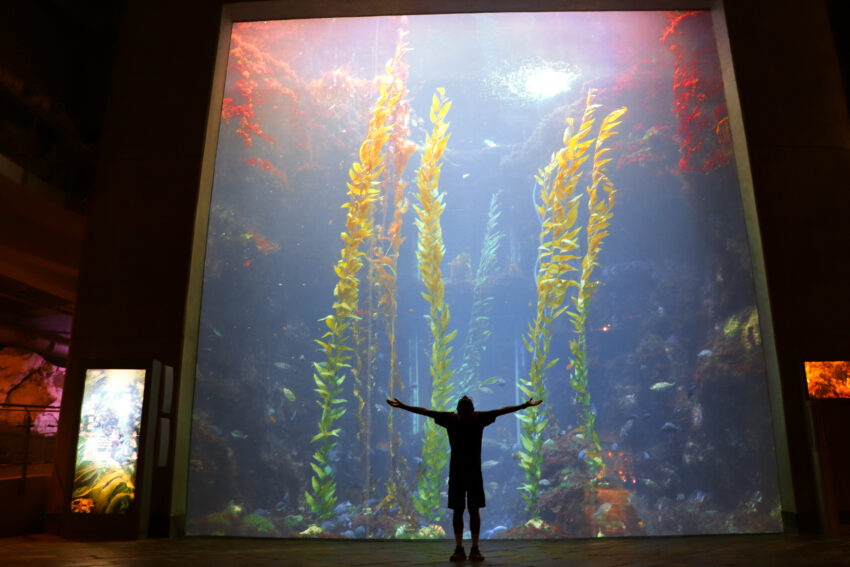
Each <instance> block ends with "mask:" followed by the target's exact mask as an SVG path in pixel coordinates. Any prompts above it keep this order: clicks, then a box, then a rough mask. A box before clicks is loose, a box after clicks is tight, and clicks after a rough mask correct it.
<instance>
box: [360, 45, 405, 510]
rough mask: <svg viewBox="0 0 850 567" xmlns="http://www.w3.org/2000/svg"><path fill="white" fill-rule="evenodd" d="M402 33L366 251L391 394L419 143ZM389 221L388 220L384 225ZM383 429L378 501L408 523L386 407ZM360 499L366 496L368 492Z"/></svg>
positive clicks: (395, 437)
mask: <svg viewBox="0 0 850 567" xmlns="http://www.w3.org/2000/svg"><path fill="white" fill-rule="evenodd" d="M405 36H406V33H405V32H402V33H401V34H400V40H399V43H398V45H397V48H396V55H395V57H394V58H393V60H391V63H390V65H389V66H388V69H389V68H390V67H391V68H392V73H393V76H394V77H395V79H396V81H397V83H398V84H400V85H401V86H402V89H403V91H402V96H401V99H400V102H399V103H398V104H397V105H396V106H395V109H394V111H393V113H392V114H391V115H390V118H389V123H390V127H391V128H390V137H389V140H388V145H387V152H386V154H385V160H384V169H383V177H384V179H383V187H384V188H385V190H386V193H385V194H384V196H383V197H382V198H381V203H382V208H381V211H380V215H381V217H380V218H381V223H380V225H378V226H377V227H376V231H375V234H374V236H373V238H372V240H371V244H372V246H371V247H370V250H371V255H370V257H369V279H370V282H371V283H372V285H370V289H371V290H373V291H374V292H376V293H377V295H378V296H379V297H378V301H377V309H373V307H371V306H370V307H369V308H368V309H367V311H368V312H370V313H373V312H376V313H378V314H380V316H381V319H382V320H383V321H384V330H385V333H386V339H387V346H388V348H389V352H390V356H389V358H390V363H389V366H390V372H389V379H388V384H387V386H388V387H387V392H388V394H389V397H390V398H394V397H396V396H398V395H399V394H400V393H401V392H403V391H404V383H403V382H402V379H401V372H400V368H399V363H398V353H397V350H396V323H397V318H398V303H397V295H398V294H397V284H398V282H397V270H398V257H399V250H400V248H401V244H402V242H404V237H403V236H402V235H401V233H402V227H403V222H404V215H405V213H406V212H407V209H408V207H409V201H408V200H407V198H406V197H405V194H404V191H405V188H406V187H407V183H406V182H405V181H403V180H402V175H403V173H404V171H405V169H406V167H407V162H408V160H409V159H410V157H411V156H412V155H413V153H414V152H415V151H416V150H417V149H418V148H417V146H416V144H414V143H413V142H412V141H411V140H410V139H409V136H410V126H409V124H410V105H409V103H408V101H407V100H406V93H407V90H406V89H404V86H403V85H404V77H406V76H407V64H406V63H405V62H404V60H403V58H402V55H403V54H404V53H405V52H406V51H409V49H407V47H406V44H405V43H404V41H403V40H404V38H405ZM392 61H397V63H396V64H392ZM388 72H389V71H388ZM390 206H391V207H392V209H391V210H392V217H391V219H388V215H389V211H390ZM388 221H389V225H388V226H387V223H388ZM375 284H377V285H375ZM370 328H371V329H372V332H373V333H374V334H375V335H377V332H378V326H377V325H374V326H370ZM371 344H373V346H374V345H377V344H378V341H377V340H375V341H373V343H371ZM373 350H376V349H373ZM370 408H371V405H370ZM387 433H388V436H389V443H388V449H389V465H388V466H389V468H388V470H387V476H386V483H385V486H386V491H387V495H386V497H385V498H384V499H383V501H382V502H381V506H382V507H386V508H392V507H393V506H396V505H397V506H399V508H400V511H401V514H402V515H404V516H406V517H407V518H408V519H409V520H410V522H411V523H412V522H414V520H413V517H414V509H413V504H412V498H411V496H410V490H409V486H408V482H407V478H408V477H409V475H408V474H407V473H408V466H407V461H406V459H405V458H404V456H403V455H402V454H401V450H400V448H401V435H400V433H399V431H397V430H396V427H395V412H390V413H389V414H388V416H387ZM369 449H371V448H370V447H368V448H367V453H366V460H367V463H368V450H369ZM367 466H368V465H367ZM364 500H368V497H367V498H364Z"/></svg>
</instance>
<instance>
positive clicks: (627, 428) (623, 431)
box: [620, 415, 637, 438]
mask: <svg viewBox="0 0 850 567" xmlns="http://www.w3.org/2000/svg"><path fill="white" fill-rule="evenodd" d="M635 419H637V416H634V415H633V416H631V417H629V419H627V420H626V423H624V424H623V426H622V427H621V428H620V437H621V438H625V437H628V436H629V433H631V431H632V426H634V424H635Z"/></svg>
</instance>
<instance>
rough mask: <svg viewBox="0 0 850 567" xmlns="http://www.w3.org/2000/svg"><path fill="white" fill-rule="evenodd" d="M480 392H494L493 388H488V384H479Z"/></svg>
mask: <svg viewBox="0 0 850 567" xmlns="http://www.w3.org/2000/svg"><path fill="white" fill-rule="evenodd" d="M478 391H479V392H484V393H485V394H492V393H493V388H488V387H487V386H478Z"/></svg>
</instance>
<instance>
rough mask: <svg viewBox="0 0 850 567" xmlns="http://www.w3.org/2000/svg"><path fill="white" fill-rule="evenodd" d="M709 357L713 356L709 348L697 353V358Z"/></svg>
mask: <svg viewBox="0 0 850 567" xmlns="http://www.w3.org/2000/svg"><path fill="white" fill-rule="evenodd" d="M709 356H711V351H710V350H709V349H707V348H706V349H703V350H701V351H699V352H698V353H697V358H708V357H709Z"/></svg>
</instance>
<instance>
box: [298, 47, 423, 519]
mask: <svg viewBox="0 0 850 567" xmlns="http://www.w3.org/2000/svg"><path fill="white" fill-rule="evenodd" d="M403 39H404V38H403V36H402V37H401V38H400V41H399V44H398V46H397V48H396V55H395V57H393V59H392V60H391V63H390V64H389V66H388V72H387V74H386V75H384V76H382V77H381V78H380V81H379V92H378V98H377V100H376V102H375V105H374V106H373V107H372V114H371V117H370V119H369V125H368V128H367V131H366V136H365V138H364V140H363V143H362V144H361V145H360V149H359V151H358V154H357V155H358V158H359V161H358V162H355V163H354V164H352V166H351V169H350V171H349V178H350V179H351V181H350V182H349V183H347V187H348V202H347V203H345V204H344V205H343V207H344V208H345V209H347V214H346V221H345V228H346V231H345V232H342V233H340V239H341V240H342V242H343V247H342V249H341V250H340V258H339V261H337V263H336V265H335V266H334V272H335V273H336V275H337V276H338V278H339V281H338V282H337V284H336V286H335V287H334V292H333V293H334V302H333V313H332V314H331V315H329V316H327V317H325V318H324V321H325V324H326V325H327V327H328V331H327V332H326V333H325V334H324V335H322V337H321V342H320V344H322V345H325V346H323V349H324V350H325V353H326V355H327V360H326V361H324V362H321V363H314V365H313V366H314V369H315V372H314V373H313V380H314V382H315V383H316V386H317V387H316V392H317V394H318V395H319V399H318V400H317V401H318V403H319V405H320V406H321V407H322V416H321V419H320V420H319V432H318V433H317V434H316V435H315V436H313V440H312V442H316V443H319V448H318V449H317V450H316V452H315V453H314V454H313V460H312V462H311V463H310V465H311V468H312V470H313V478H312V482H311V487H312V491H308V492H307V493H305V498H306V500H307V504H308V505H309V506H310V509H311V511H312V512H313V513H314V514H316V515H317V517H318V518H319V519H324V518H328V517H330V516H331V515H332V514H333V508H334V505H335V503H336V495H335V490H336V482H335V480H334V477H335V475H334V471H333V468H332V466H331V462H330V459H329V455H330V451H331V449H333V447H334V446H335V445H336V437H337V435H338V434H339V431H340V430H339V428H334V424H335V423H336V421H337V420H338V419H339V418H340V417H342V415H343V414H344V413H345V411H346V408H345V407H343V404H345V403H346V400H345V399H344V398H343V397H342V384H343V381H344V380H345V369H346V368H350V364H349V360H350V359H351V351H352V348H353V347H352V346H351V345H350V344H348V343H349V337H348V335H349V333H348V331H349V328H350V327H351V326H352V324H353V323H355V322H356V321H357V320H358V316H357V314H356V312H357V302H358V299H359V284H360V281H359V279H358V278H357V274H358V272H359V271H360V269H361V268H362V267H363V264H364V260H363V257H364V256H365V252H364V251H363V250H361V245H362V243H363V241H364V240H366V239H368V238H370V237H371V236H372V235H373V234H374V227H373V224H374V223H373V210H372V208H373V204H374V203H375V202H376V201H377V200H378V199H379V198H380V187H381V183H380V175H381V172H382V171H383V170H384V161H385V157H384V154H383V150H384V147H385V146H386V144H387V141H388V140H389V138H390V134H391V129H392V126H391V125H390V124H389V123H388V120H389V118H390V117H391V116H392V115H393V113H394V112H395V109H396V106H397V105H398V103H399V100H400V99H401V97H402V95H403V93H404V81H403V79H402V77H403V76H404V73H401V72H400V71H399V69H398V68H399V66H400V65H401V64H402V56H403V54H404V52H405V51H406V47H405V43H404V41H403ZM365 378H366V377H365V376H360V375H358V382H359V384H358V388H357V396H358V398H362V392H363V390H364V389H365V388H368V387H369V385H368V384H367V383H365V382H364V381H363V380H364V379H365ZM362 401H363V400H362V399H359V400H358V402H362ZM358 405H359V404H358Z"/></svg>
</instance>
